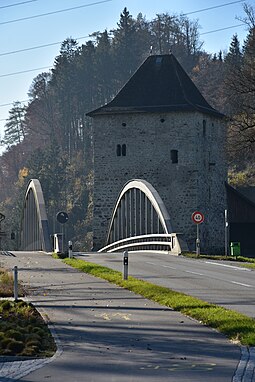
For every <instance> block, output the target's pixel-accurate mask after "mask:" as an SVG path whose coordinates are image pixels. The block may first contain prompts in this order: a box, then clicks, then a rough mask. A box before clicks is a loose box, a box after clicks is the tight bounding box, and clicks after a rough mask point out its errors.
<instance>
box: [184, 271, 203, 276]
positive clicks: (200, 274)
mask: <svg viewBox="0 0 255 382" xmlns="http://www.w3.org/2000/svg"><path fill="white" fill-rule="evenodd" d="M185 272H186V273H192V275H199V276H204V274H203V273H198V272H191V271H185Z"/></svg>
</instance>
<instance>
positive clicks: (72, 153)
mask: <svg viewBox="0 0 255 382" xmlns="http://www.w3.org/2000/svg"><path fill="white" fill-rule="evenodd" d="M245 11H246V15H247V17H246V18H245V20H243V21H244V22H245V23H246V24H247V38H246V41H245V43H244V45H243V46H240V43H239V40H238V36H237V35H234V36H233V39H232V41H230V46H229V51H228V52H216V53H215V54H214V55H210V54H208V53H207V52H205V51H204V50H203V43H202V41H201V39H200V36H199V25H198V21H192V20H190V19H188V18H187V17H186V16H181V15H180V16H178V15H170V14H160V15H157V16H156V17H155V18H154V19H153V20H150V21H149V20H146V18H145V17H144V16H143V15H142V14H139V15H138V16H137V17H136V18H135V17H133V16H132V15H130V13H129V12H128V10H127V9H126V8H125V9H124V10H123V12H122V13H121V15H120V20H119V22H118V23H117V27H116V28H115V29H114V30H111V31H107V30H105V31H102V32H95V33H93V34H92V35H91V40H90V41H88V42H87V43H86V44H84V45H81V46H79V45H78V43H77V41H75V40H73V39H72V38H71V37H70V38H67V39H66V40H65V41H63V43H62V45H61V49H60V53H59V55H58V56H57V57H56V58H55V61H54V68H53V69H52V70H50V71H49V72H44V73H41V74H39V75H38V76H37V77H35V78H34V80H33V82H32V84H31V87H30V89H29V93H28V96H29V102H28V104H27V105H26V106H22V104H21V103H19V102H15V103H14V104H13V107H12V108H11V110H10V112H9V118H8V120H7V123H6V126H5V134H4V136H3V137H2V141H1V144H2V145H4V146H5V148H6V150H5V152H4V153H3V154H2V156H1V157H0V184H1V188H0V212H2V213H4V214H5V215H6V217H7V219H6V226H5V227H6V230H7V231H8V232H9V233H10V232H11V231H14V232H18V231H19V224H20V211H21V207H22V202H23V200H22V199H23V195H24V190H25V188H26V185H27V182H28V180H29V179H31V178H38V179H39V180H40V182H41V184H42V187H43V191H44V196H45V200H46V202H47V210H48V217H49V220H50V224H51V226H52V227H53V229H56V228H57V227H55V224H56V223H55V216H56V213H57V212H58V211H60V210H64V211H67V212H68V214H69V216H70V221H69V223H68V227H67V229H68V237H69V238H72V239H73V241H74V243H75V247H76V249H79V248H82V249H89V248H90V235H91V211H92V203H93V200H92V190H93V163H92V140H93V136H92V131H91V120H90V118H89V117H86V113H87V112H88V111H91V110H93V109H95V108H96V107H98V106H100V105H102V104H104V103H106V102H107V101H109V100H110V99H111V98H112V97H113V96H114V95H115V94H116V93H117V92H118V91H119V90H120V88H121V87H122V86H123V84H124V83H125V82H126V81H127V80H128V79H129V78H130V76H131V75H132V74H133V73H134V71H135V70H136V69H137V67H138V66H139V65H140V64H141V63H142V62H143V60H144V59H145V58H146V57H147V56H148V55H149V54H161V53H162V54H167V53H169V52H172V53H173V54H174V55H175V56H176V57H177V59H178V60H179V62H180V63H181V65H182V66H183V67H184V68H185V70H186V71H187V72H188V74H189V75H190V76H191V78H192V79H193V81H194V82H195V83H196V85H197V86H198V88H199V89H200V90H201V92H202V94H203V95H204V96H205V98H206V99H207V101H208V102H209V103H210V104H211V105H212V106H214V107H215V108H216V109H218V110H219V111H221V112H223V113H225V114H226V115H227V116H228V117H229V129H228V131H229V133H228V135H229V137H228V138H229V139H228V146H227V147H226V153H227V155H228V160H229V167H230V176H231V181H232V183H233V184H238V183H239V184H240V183H241V184H246V183H247V184H254V179H255V174H254V170H253V169H252V166H253V165H254V147H255V128H254V122H255V118H254V108H255V71H254V65H255V22H254V20H255V16H254V10H253V8H252V7H250V6H247V5H245ZM17 240H18V239H17ZM17 240H16V242H12V244H10V242H8V243H7V241H6V244H5V245H6V246H8V249H11V247H10V246H11V245H12V247H15V246H17Z"/></svg>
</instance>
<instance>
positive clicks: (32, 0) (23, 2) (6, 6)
mask: <svg viewBox="0 0 255 382" xmlns="http://www.w3.org/2000/svg"><path fill="white" fill-rule="evenodd" d="M34 1H38V0H29V1H22V2H21V3H15V4H10V5H2V6H1V7H0V9H3V8H10V7H16V6H17V5H23V4H27V3H33V2H34Z"/></svg>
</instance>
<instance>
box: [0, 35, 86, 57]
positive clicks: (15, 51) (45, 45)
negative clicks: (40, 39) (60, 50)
mask: <svg viewBox="0 0 255 382" xmlns="http://www.w3.org/2000/svg"><path fill="white" fill-rule="evenodd" d="M89 37H90V36H83V37H77V38H75V39H74V40H82V39H84V38H89ZM62 42H63V41H58V42H52V43H49V44H44V45H37V46H32V47H30V48H24V49H19V50H13V51H11V52H4V53H0V57H1V56H7V55H9V54H15V53H21V52H27V51H29V50H34V49H41V48H46V47H48V46H53V45H59V44H62Z"/></svg>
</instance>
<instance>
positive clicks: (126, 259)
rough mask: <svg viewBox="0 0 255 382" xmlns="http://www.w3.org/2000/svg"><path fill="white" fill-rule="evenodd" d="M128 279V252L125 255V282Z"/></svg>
mask: <svg viewBox="0 0 255 382" xmlns="http://www.w3.org/2000/svg"><path fill="white" fill-rule="evenodd" d="M127 279H128V251H124V253H123V280H127Z"/></svg>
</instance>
